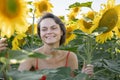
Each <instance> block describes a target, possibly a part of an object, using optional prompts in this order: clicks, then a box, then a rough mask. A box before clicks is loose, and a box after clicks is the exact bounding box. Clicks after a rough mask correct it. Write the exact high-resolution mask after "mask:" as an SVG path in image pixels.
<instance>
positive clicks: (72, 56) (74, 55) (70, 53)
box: [62, 51, 77, 59]
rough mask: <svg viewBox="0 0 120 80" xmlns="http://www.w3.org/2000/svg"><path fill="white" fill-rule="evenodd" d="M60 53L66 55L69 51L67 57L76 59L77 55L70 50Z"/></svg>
mask: <svg viewBox="0 0 120 80" xmlns="http://www.w3.org/2000/svg"><path fill="white" fill-rule="evenodd" d="M62 53H64V54H65V55H67V54H68V53H69V58H71V59H77V55H76V54H75V53H74V52H71V51H62Z"/></svg>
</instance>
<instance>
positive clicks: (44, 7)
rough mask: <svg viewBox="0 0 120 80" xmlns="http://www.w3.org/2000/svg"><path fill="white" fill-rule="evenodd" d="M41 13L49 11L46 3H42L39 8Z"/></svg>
mask: <svg viewBox="0 0 120 80" xmlns="http://www.w3.org/2000/svg"><path fill="white" fill-rule="evenodd" d="M38 9H39V11H40V12H41V13H42V12H43V11H47V10H48V4H47V2H45V1H42V2H41V3H40V4H39V6H38Z"/></svg>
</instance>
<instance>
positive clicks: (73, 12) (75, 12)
mask: <svg viewBox="0 0 120 80" xmlns="http://www.w3.org/2000/svg"><path fill="white" fill-rule="evenodd" d="M79 11H80V7H74V8H71V9H70V13H69V14H68V19H69V20H73V19H75V17H76V16H77V15H78V13H79Z"/></svg>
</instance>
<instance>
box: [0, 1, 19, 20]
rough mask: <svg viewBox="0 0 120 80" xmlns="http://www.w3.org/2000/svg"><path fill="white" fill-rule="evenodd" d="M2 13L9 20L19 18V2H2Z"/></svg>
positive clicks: (0, 8)
mask: <svg viewBox="0 0 120 80" xmlns="http://www.w3.org/2000/svg"><path fill="white" fill-rule="evenodd" d="M1 4H2V6H1V7H0V10H1V13H2V14H3V15H4V16H5V17H7V18H15V17H16V16H18V10H19V4H18V1H17V0H2V1H1Z"/></svg>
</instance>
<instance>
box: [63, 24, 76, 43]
mask: <svg viewBox="0 0 120 80" xmlns="http://www.w3.org/2000/svg"><path fill="white" fill-rule="evenodd" d="M76 26H77V25H76V24H69V25H67V26H66V41H65V44H68V43H69V42H70V41H71V40H73V39H74V38H75V37H76V35H75V34H74V33H73V31H74V30H76Z"/></svg>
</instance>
